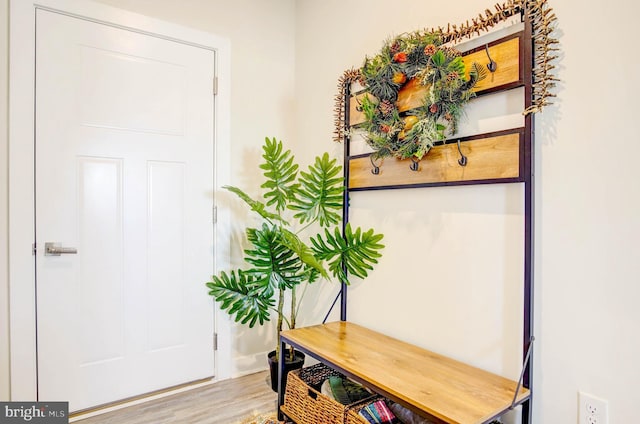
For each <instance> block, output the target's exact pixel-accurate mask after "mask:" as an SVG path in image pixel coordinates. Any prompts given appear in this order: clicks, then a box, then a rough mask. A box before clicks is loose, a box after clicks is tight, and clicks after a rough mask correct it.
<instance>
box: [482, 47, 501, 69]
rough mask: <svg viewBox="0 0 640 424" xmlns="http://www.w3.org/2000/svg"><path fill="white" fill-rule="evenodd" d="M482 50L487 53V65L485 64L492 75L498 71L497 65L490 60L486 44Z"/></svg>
mask: <svg viewBox="0 0 640 424" xmlns="http://www.w3.org/2000/svg"><path fill="white" fill-rule="evenodd" d="M484 50H485V52H486V53H487V57H488V58H489V63H487V69H489V72H492V73H493V72H495V71H496V69H498V63H497V62H496V61H495V60H493V59H492V58H491V55H490V54H489V45H488V44H485V45H484Z"/></svg>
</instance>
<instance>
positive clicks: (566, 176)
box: [296, 0, 640, 424]
mask: <svg viewBox="0 0 640 424" xmlns="http://www.w3.org/2000/svg"><path fill="white" fill-rule="evenodd" d="M549 1H550V4H551V6H552V7H553V8H554V9H555V11H556V13H557V15H558V18H559V23H558V31H557V36H558V37H559V39H560V41H561V48H562V52H561V56H562V57H561V60H560V62H559V68H558V75H559V77H560V78H561V79H562V83H561V84H560V85H559V88H558V99H557V100H556V105H555V106H553V107H550V108H548V109H546V110H545V111H544V113H542V114H541V115H539V116H538V117H537V118H536V119H537V121H536V122H537V125H536V146H535V154H536V171H537V172H536V174H537V186H536V225H537V227H536V249H535V252H536V263H535V273H536V276H535V284H536V287H535V294H536V310H535V317H536V322H535V326H536V328H535V335H536V337H537V341H536V346H537V350H536V352H535V365H534V366H535V371H534V384H535V385H536V386H535V394H534V422H535V423H537V424H542V423H545V424H547V423H575V422H577V392H578V390H584V391H586V392H589V393H592V394H594V395H597V396H599V397H602V398H605V399H608V400H609V409H610V411H609V413H610V422H611V423H621V422H635V421H637V420H636V419H635V417H636V416H637V412H636V411H635V407H636V405H637V403H638V401H639V400H640V395H638V394H637V391H636V390H634V385H635V383H636V382H637V381H638V380H640V367H639V366H638V365H637V358H638V357H640V338H639V337H638V336H637V333H638V332H637V325H638V323H640V312H639V309H638V308H637V306H635V303H636V300H637V298H638V297H639V295H640V288H639V284H638V282H639V278H638V275H639V274H640V249H638V247H637V239H638V236H640V220H638V212H640V186H639V185H638V184H637V182H636V181H637V177H636V178H634V168H635V163H636V161H637V158H638V156H639V155H640V145H639V144H638V139H639V138H638V135H637V130H636V128H635V125H634V124H635V122H636V121H637V118H636V116H635V115H636V111H637V110H638V107H637V98H638V95H639V94H640V93H639V91H640V89H639V87H638V85H637V84H635V77H634V75H635V73H636V71H635V70H636V69H637V67H638V65H639V61H638V59H637V57H636V55H634V54H633V53H632V52H633V51H634V49H633V48H632V41H631V40H633V38H632V34H631V31H632V28H634V27H635V24H634V22H633V21H632V19H634V17H633V13H629V12H630V11H632V10H637V6H636V5H635V3H632V2H631V1H630V0H627V1H622V2H618V3H616V6H615V8H614V7H611V6H610V5H609V4H608V3H605V2H603V1H597V2H591V3H589V4H588V5H587V4H586V3H584V2H580V1H576V0H549ZM493 4H494V3H492V2H488V3H486V4H482V3H478V2H476V1H471V0H461V1H458V2H453V3H452V2H440V3H438V4H437V7H435V6H434V3H433V2H413V1H408V0H399V1H396V2H392V3H391V2H388V1H384V0H350V1H342V0H325V1H323V2H316V1H313V0H298V1H297V3H296V5H297V10H296V24H297V34H296V40H297V45H296V65H297V68H296V94H297V97H298V98H299V99H301V101H300V102H299V103H298V104H297V109H296V110H297V115H298V122H299V123H300V124H299V127H298V137H297V140H298V142H299V143H300V145H299V146H298V148H300V149H304V150H305V151H307V152H308V153H307V154H308V155H309V156H311V155H313V154H316V153H317V152H318V151H321V150H326V149H333V150H335V151H338V150H339V149H337V148H335V147H334V146H332V145H331V141H330V140H331V136H332V134H331V132H332V130H333V123H332V116H331V112H330V111H331V110H332V106H333V95H334V94H335V92H336V88H335V85H336V82H337V79H338V77H339V76H340V75H341V74H342V72H343V71H344V70H345V69H347V68H350V67H352V66H354V67H358V66H360V65H361V63H362V60H363V58H364V56H365V55H366V54H370V55H372V54H375V53H376V52H377V51H378V49H379V48H380V46H381V44H382V42H383V40H384V39H385V38H386V37H388V36H390V35H394V34H399V33H402V32H405V31H411V30H416V29H422V28H425V27H429V26H432V25H436V26H437V25H441V24H446V23H447V22H451V23H459V22H461V21H464V20H466V19H469V18H471V17H473V16H475V15H476V14H477V13H478V12H481V11H482V10H484V8H489V7H491V8H492V7H493ZM578 12H579V13H578ZM605 58H606V59H605ZM310 99H311V100H312V101H309V100H310ZM470 160H472V158H470ZM521 198H522V195H521V192H520V189H518V188H517V186H516V185H512V186H493V187H478V186H476V187H456V188H437V189H417V190H413V189H412V190H397V191H385V192H379V193H354V194H353V196H352V205H353V208H352V217H351V218H352V220H353V221H355V222H356V223H357V224H366V225H375V227H376V228H380V229H382V231H383V232H384V233H385V235H386V239H385V240H386V244H387V249H386V251H385V257H384V258H383V262H382V263H381V265H380V267H379V269H378V271H376V272H375V274H374V275H373V276H372V277H370V278H369V279H368V280H367V281H365V282H363V283H361V284H360V283H359V284H356V285H355V287H354V290H352V291H351V292H350V297H349V299H350V304H349V308H350V309H349V318H350V319H352V320H357V321H359V322H362V323H365V324H367V325H368V326H371V327H374V328H380V329H382V330H383V331H385V332H389V333H391V334H395V335H396V336H398V337H401V338H403V339H406V340H409V341H412V342H414V343H417V344H420V345H424V346H427V347H431V348H434V350H438V351H445V352H448V353H450V354H452V355H453V356H456V357H460V358H464V359H465V360H469V361H470V362H473V363H477V364H480V365H482V366H486V367H488V368H491V369H494V370H496V371H501V370H502V372H504V373H505V374H507V375H511V374H513V372H514V371H515V370H516V368H517V364H516V363H515V362H514V359H513V358H514V356H515V357H516V358H517V357H518V356H519V353H518V352H517V345H519V343H520V339H519V335H518V330H517V329H516V328H514V327H513V323H512V322H511V320H513V321H514V323H515V324H516V325H517V323H518V321H519V319H520V318H519V316H518V314H517V309H516V308H514V306H513V305H512V304H511V302H512V301H514V300H516V299H519V293H518V290H519V288H518V287H517V286H513V285H511V284H509V281H510V280H511V279H512V278H518V279H519V278H520V276H519V274H518V271H517V270H518V269H520V266H521V260H522V259H521V244H520V243H521V242H520V240H521V237H522V233H521V231H522V230H521V228H522V227H521V226H520V216H521V211H522V206H521V204H519V203H518V202H519V200H518V199H521ZM465 231H466V232H467V233H466V235H464V234H463V232H465ZM483 248H484V249H485V250H490V251H491V254H489V255H488V254H487V253H486V251H484V250H478V249H483ZM493 253H496V254H497V255H498V257H497V258H493V259H492V255H493ZM451 254H455V255H458V254H459V255H461V258H460V260H456V259H454V258H451V257H449V256H448V255H451ZM463 258H464V259H463ZM456 263H457V264H458V266H454V264H456ZM492 273H495V276H496V277H497V278H498V279H501V280H502V282H496V281H493V280H492V278H491V275H492ZM514 283H517V281H515V282H514ZM487 291H488V292H487ZM391 293H393V294H394V297H391V295H390V294H391ZM514 312H515V313H516V314H515V316H514ZM500 337H504V338H500ZM512 343H514V344H515V346H514V345H513V344H512ZM514 350H515V351H514Z"/></svg>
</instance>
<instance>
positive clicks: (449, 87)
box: [359, 32, 486, 159]
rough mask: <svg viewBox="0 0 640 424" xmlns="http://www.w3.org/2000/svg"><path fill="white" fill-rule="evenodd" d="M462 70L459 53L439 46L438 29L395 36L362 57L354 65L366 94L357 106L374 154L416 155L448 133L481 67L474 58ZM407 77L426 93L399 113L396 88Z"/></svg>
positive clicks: (482, 73) (453, 130)
mask: <svg viewBox="0 0 640 424" xmlns="http://www.w3.org/2000/svg"><path fill="white" fill-rule="evenodd" d="M468 74H469V76H468V77H467V76H466V75H467V70H466V67H465V64H464V62H463V60H462V54H461V53H460V52H459V51H458V50H456V49H454V48H452V47H445V46H442V35H441V34H440V33H439V32H428V33H423V34H418V33H413V34H409V35H407V36H404V37H396V38H394V39H392V40H389V41H388V42H386V43H385V44H384V46H383V47H382V50H381V51H380V53H379V54H377V55H376V56H374V57H372V58H369V57H367V58H366V59H365V61H364V65H363V66H362V68H361V69H360V75H361V79H360V81H361V84H363V85H364V86H365V87H366V92H367V94H366V95H364V96H363V97H362V98H361V100H360V105H359V108H360V109H361V110H362V112H363V114H364V116H365V122H364V124H363V129H364V131H365V132H366V140H367V143H368V144H369V145H370V146H371V147H372V148H373V149H374V151H375V153H374V155H375V157H377V158H380V157H385V156H395V157H397V158H400V159H406V158H410V157H416V158H418V159H421V158H422V157H423V156H424V155H425V154H426V153H427V152H428V151H429V149H430V148H431V147H433V145H434V144H435V143H436V142H438V141H442V140H444V139H445V138H446V137H447V136H451V135H454V134H455V133H456V131H457V129H458V121H459V119H460V117H461V116H462V112H463V106H464V105H465V104H466V103H467V102H468V101H469V100H470V99H471V98H472V97H473V96H474V92H473V90H472V89H473V87H474V86H475V85H476V83H477V82H478V81H480V80H481V79H482V78H484V77H485V76H486V71H485V69H484V68H483V67H482V66H480V65H478V64H476V63H474V64H472V65H471V67H470V70H469V72H468ZM412 79H415V80H416V82H417V83H418V84H421V85H424V86H426V87H428V89H427V94H426V96H425V98H424V99H423V101H422V104H421V106H420V107H418V108H416V109H412V110H411V111H409V112H407V113H406V114H403V113H400V111H399V110H398V106H397V100H398V93H399V91H400V90H401V89H402V88H403V87H404V86H405V85H406V84H407V82H408V81H410V80H412Z"/></svg>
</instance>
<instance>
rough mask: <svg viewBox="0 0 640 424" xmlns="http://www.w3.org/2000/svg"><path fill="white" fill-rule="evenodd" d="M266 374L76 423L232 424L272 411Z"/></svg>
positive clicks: (273, 402) (272, 396) (273, 401)
mask: <svg viewBox="0 0 640 424" xmlns="http://www.w3.org/2000/svg"><path fill="white" fill-rule="evenodd" d="M265 362H266V359H265ZM268 378H269V373H268V372H260V373H255V374H250V375H247V376H244V377H239V378H234V379H230V380H224V381H221V382H218V383H214V384H211V385H209V386H204V387H200V388H196V389H192V390H189V391H186V392H183V393H179V394H175V395H171V396H168V397H164V398H160V399H156V400H152V401H149V402H144V403H141V404H139V405H134V406H129V407H126V408H123V409H119V410H116V411H112V412H107V413H105V414H101V415H96V416H94V417H91V418H86V419H82V416H79V417H75V418H74V419H73V420H72V421H75V422H77V423H79V424H124V423H126V424H176V423H185V424H186V423H189V424H196V423H197V424H235V423H239V422H241V421H243V420H244V419H245V418H247V417H249V416H252V415H255V414H257V413H264V412H275V411H276V407H277V394H276V393H274V392H273V390H271V386H270V384H271V383H270V382H268V381H267V379H268Z"/></svg>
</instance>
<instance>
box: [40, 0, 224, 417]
mask: <svg viewBox="0 0 640 424" xmlns="http://www.w3.org/2000/svg"><path fill="white" fill-rule="evenodd" d="M36 16H37V21H36V26H37V35H36V142H35V144H36V177H35V181H36V245H37V247H38V249H37V257H36V281H37V314H38V315H37V326H38V330H37V335H38V396H39V399H41V400H51V401H53V400H63V401H69V402H70V409H71V410H72V411H77V410H81V409H85V408H89V407H92V406H96V405H100V404H104V403H108V402H112V401H114V400H118V399H123V398H126V397H129V396H133V395H138V394H142V393H146V392H150V391H153V390H157V389H161V388H165V387H169V386H172V385H176V384H181V383H185V382H189V381H193V380H197V379H201V378H206V377H210V376H212V375H213V370H214V364H213V359H214V352H213V341H212V336H213V328H214V323H213V316H214V315H213V302H212V301H211V299H210V298H209V297H208V296H207V295H206V290H205V287H204V282H205V281H207V279H208V278H209V276H210V275H211V274H212V272H213V256H214V255H213V222H212V206H213V164H214V158H213V155H214V148H213V140H214V137H213V117H214V116H213V115H214V98H213V76H214V71H215V54H214V52H213V51H210V50H207V49H203V48H199V47H195V46H190V45H186V44H182V43H179V42H175V41H170V40H165V39H161V38H157V37H154V36H150V35H144V34H140V33H137V32H132V31H128V30H126V29H122V28H116V27H112V26H109V25H105V24H99V23H94V22H90V21H86V20H83V19H79V18H75V17H70V16H65V15H61V14H57V13H53V12H49V11H43V10H38V11H37V15H36ZM48 242H53V243H60V245H61V246H62V247H64V248H75V249H77V253H76V254H72V253H63V254H61V255H59V256H51V255H47V254H46V252H45V249H44V247H45V243H48Z"/></svg>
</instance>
